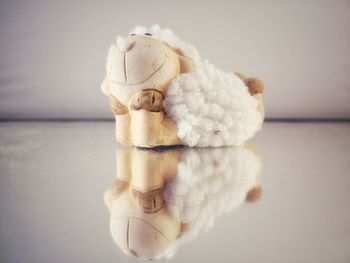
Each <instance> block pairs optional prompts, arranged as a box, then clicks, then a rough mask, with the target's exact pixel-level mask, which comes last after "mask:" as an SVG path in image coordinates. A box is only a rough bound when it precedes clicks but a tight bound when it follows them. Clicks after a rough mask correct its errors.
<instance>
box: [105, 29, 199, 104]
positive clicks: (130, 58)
mask: <svg viewBox="0 0 350 263" xmlns="http://www.w3.org/2000/svg"><path fill="white" fill-rule="evenodd" d="M193 68H194V64H193V63H192V61H191V60H190V59H189V58H187V57H185V56H183V54H182V52H181V51H180V50H175V49H173V48H171V47H170V46H169V45H168V44H166V43H163V42H161V41H159V40H157V39H154V38H152V36H151V35H150V33H145V34H143V35H135V34H132V35H130V36H129V37H127V38H120V37H118V39H117V45H113V46H112V47H111V48H110V51H109V53H108V59H107V68H106V71H107V76H106V79H105V81H104V83H103V85H102V90H103V92H104V93H105V94H106V95H111V94H112V95H114V96H115V97H116V98H118V99H119V100H120V101H121V102H122V103H123V104H124V105H127V104H128V102H129V100H130V98H131V97H132V96H133V95H134V94H135V93H136V92H138V91H140V90H143V89H155V90H157V91H159V92H161V93H164V92H166V89H167V87H168V85H169V83H170V82H171V81H172V80H173V79H174V78H175V77H176V76H177V75H179V74H180V73H183V72H188V71H190V70H191V69H193Z"/></svg>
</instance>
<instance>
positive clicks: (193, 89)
mask: <svg viewBox="0 0 350 263" xmlns="http://www.w3.org/2000/svg"><path fill="white" fill-rule="evenodd" d="M106 70H107V76H106V78H105V79H104V81H103V83H102V85H101V89H102V92H103V93H104V94H105V95H107V96H108V97H109V98H110V105H111V109H112V112H113V114H114V115H115V119H116V137H117V141H118V142H119V143H122V144H128V145H135V146H140V147H147V148H153V147H156V146H169V145H187V146H191V147H192V146H199V147H208V146H212V147H218V146H230V145H242V144H243V143H244V142H245V141H247V140H248V139H250V138H252V137H253V136H254V134H255V133H256V132H257V131H258V130H259V129H260V128H261V126H262V123H263V119H264V106H263V100H262V92H263V83H262V81H261V80H259V79H256V78H246V77H245V76H244V75H243V74H240V73H236V74H235V73H225V72H223V71H221V70H219V69H217V68H215V67H214V66H212V65H211V64H210V63H209V62H208V61H205V60H203V59H201V58H200V56H199V54H198V52H197V50H196V49H195V48H194V47H193V46H191V45H190V44H188V43H185V42H184V41H182V40H181V39H179V38H178V37H177V36H176V35H175V34H174V33H173V32H172V31H171V30H169V29H161V28H160V27H159V26H158V25H154V26H152V27H151V28H150V29H149V30H147V29H146V28H144V27H136V28H135V29H134V30H133V31H132V32H131V34H130V35H129V36H128V37H127V38H122V37H118V38H117V43H116V45H112V46H111V48H110V50H109V52H108V58H107V67H106Z"/></svg>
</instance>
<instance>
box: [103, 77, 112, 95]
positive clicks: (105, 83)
mask: <svg viewBox="0 0 350 263" xmlns="http://www.w3.org/2000/svg"><path fill="white" fill-rule="evenodd" d="M101 91H102V93H103V94H104V95H106V96H108V97H109V95H110V90H109V85H108V81H107V78H105V79H104V80H103V81H102V84H101Z"/></svg>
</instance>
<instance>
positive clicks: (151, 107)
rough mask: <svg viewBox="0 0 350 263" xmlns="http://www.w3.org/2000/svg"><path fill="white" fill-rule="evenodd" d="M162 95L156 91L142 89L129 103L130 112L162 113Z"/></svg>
mask: <svg viewBox="0 0 350 263" xmlns="http://www.w3.org/2000/svg"><path fill="white" fill-rule="evenodd" d="M163 97H164V96H163V93H161V92H160V91H158V90H156V89H143V90H141V91H139V92H137V93H136V94H135V95H134V96H133V97H132V98H131V103H130V108H131V110H147V111H154V112H158V111H163Z"/></svg>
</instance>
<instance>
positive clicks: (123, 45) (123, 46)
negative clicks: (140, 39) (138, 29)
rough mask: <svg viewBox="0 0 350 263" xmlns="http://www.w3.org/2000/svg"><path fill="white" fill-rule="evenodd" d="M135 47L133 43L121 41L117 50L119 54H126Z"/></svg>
mask: <svg viewBox="0 0 350 263" xmlns="http://www.w3.org/2000/svg"><path fill="white" fill-rule="evenodd" d="M134 45H135V41H127V40H125V41H122V43H120V44H119V45H118V48H119V50H120V51H121V52H128V51H129V50H131V49H132V48H133V47H134Z"/></svg>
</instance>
